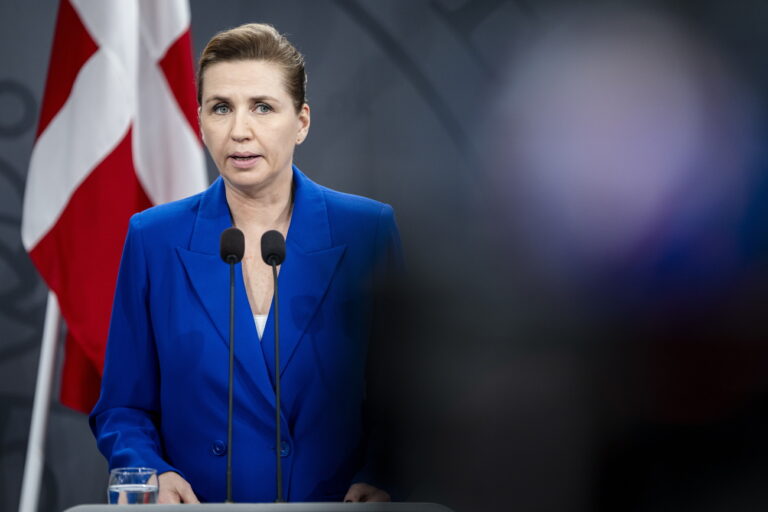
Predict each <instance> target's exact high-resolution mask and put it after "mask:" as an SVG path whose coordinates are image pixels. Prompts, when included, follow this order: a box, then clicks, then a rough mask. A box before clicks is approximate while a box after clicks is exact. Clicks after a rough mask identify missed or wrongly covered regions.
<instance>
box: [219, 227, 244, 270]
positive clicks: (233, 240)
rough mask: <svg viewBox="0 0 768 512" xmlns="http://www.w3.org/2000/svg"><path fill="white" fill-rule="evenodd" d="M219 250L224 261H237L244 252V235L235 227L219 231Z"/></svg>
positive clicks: (241, 257)
mask: <svg viewBox="0 0 768 512" xmlns="http://www.w3.org/2000/svg"><path fill="white" fill-rule="evenodd" d="M219 252H220V254H221V259H222V260H224V263H239V262H240V260H242V259H243V254H244V253H245V236H243V232H242V231H240V230H239V229H237V228H235V227H231V228H227V229H225V230H224V231H222V232H221V243H220V244H219Z"/></svg>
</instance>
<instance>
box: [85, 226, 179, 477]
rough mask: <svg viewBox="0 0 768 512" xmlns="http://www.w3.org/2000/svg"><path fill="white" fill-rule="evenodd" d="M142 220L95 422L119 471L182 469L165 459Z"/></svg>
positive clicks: (130, 240)
mask: <svg viewBox="0 0 768 512" xmlns="http://www.w3.org/2000/svg"><path fill="white" fill-rule="evenodd" d="M140 219H141V217H140V215H134V216H133V217H132V218H131V221H130V225H129V228H128V235H127V237H126V241H125V246H124V248H123V256H122V260H121V263H120V272H119V274H118V279H117V287H116V290H115V300H114V304H113V308H112V319H111V322H110V327H109V337H108V341H107V350H106V358H105V362H104V374H103V377H102V382H101V395H100V397H99V401H98V402H97V403H96V406H95V407H94V409H93V411H92V412H91V415H90V418H89V423H90V426H91V430H92V431H93V433H94V436H95V437H96V442H97V445H98V447H99V450H100V451H101V453H102V454H103V455H104V456H105V457H106V459H107V461H108V462H109V467H110V468H115V467H127V466H128V467H136V466H140V467H151V468H155V469H157V472H158V474H161V473H164V472H166V471H176V472H177V473H178V472H179V471H178V470H177V469H175V468H174V467H172V466H171V465H170V464H168V463H167V462H166V461H165V460H164V459H163V443H162V439H161V436H160V434H159V432H158V425H159V419H160V372H159V364H158V359H157V351H156V348H155V339H154V335H153V331H152V322H151V310H150V305H149V288H150V282H149V267H148V259H147V255H146V251H145V245H144V242H143V239H142V231H141V221H140Z"/></svg>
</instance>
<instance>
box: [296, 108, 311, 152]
mask: <svg viewBox="0 0 768 512" xmlns="http://www.w3.org/2000/svg"><path fill="white" fill-rule="evenodd" d="M310 118H311V116H310V110H309V105H307V104H306V103H305V104H303V105H302V106H301V110H299V131H298V133H297V134H296V144H301V143H302V142H304V139H306V138H307V134H308V133H309V125H310Z"/></svg>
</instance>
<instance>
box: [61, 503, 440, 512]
mask: <svg viewBox="0 0 768 512" xmlns="http://www.w3.org/2000/svg"><path fill="white" fill-rule="evenodd" d="M64 512H453V511H452V510H451V509H449V508H448V507H444V506H443V505H438V504H436V503H207V504H205V505H184V506H183V507H182V508H179V506H178V505H77V506H76V507H72V508H68V509H67V510H65V511H64Z"/></svg>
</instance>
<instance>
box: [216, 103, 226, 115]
mask: <svg viewBox="0 0 768 512" xmlns="http://www.w3.org/2000/svg"><path fill="white" fill-rule="evenodd" d="M213 113H214V114H228V113H229V107H228V106H227V105H225V104H224V103H219V104H218V105H215V106H214V107H213Z"/></svg>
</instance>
